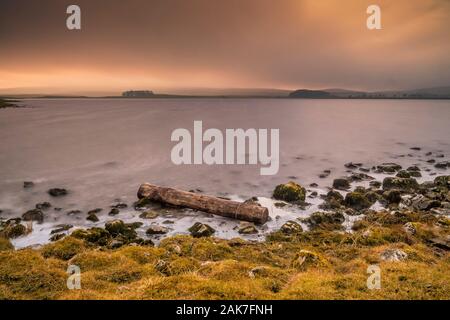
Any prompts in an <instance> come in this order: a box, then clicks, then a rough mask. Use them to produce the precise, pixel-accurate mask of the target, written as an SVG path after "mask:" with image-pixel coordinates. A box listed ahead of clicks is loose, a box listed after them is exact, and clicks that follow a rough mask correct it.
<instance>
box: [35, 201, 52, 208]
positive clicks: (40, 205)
mask: <svg viewBox="0 0 450 320" xmlns="http://www.w3.org/2000/svg"><path fill="white" fill-rule="evenodd" d="M51 207H52V205H51V203H50V202H47V201H45V202H40V203H37V204H36V209H39V210H47V209H50V208H51Z"/></svg>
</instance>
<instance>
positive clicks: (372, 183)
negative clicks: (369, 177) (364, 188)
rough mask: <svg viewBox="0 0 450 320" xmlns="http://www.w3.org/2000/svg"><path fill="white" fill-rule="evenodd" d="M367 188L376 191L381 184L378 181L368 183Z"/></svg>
mask: <svg viewBox="0 0 450 320" xmlns="http://www.w3.org/2000/svg"><path fill="white" fill-rule="evenodd" d="M369 186H371V187H373V188H377V189H378V188H379V187H381V182H380V181H370V182H369Z"/></svg>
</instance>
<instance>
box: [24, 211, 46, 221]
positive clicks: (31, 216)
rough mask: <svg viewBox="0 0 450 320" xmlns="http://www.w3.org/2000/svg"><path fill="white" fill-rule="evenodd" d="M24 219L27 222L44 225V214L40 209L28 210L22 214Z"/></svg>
mask: <svg viewBox="0 0 450 320" xmlns="http://www.w3.org/2000/svg"><path fill="white" fill-rule="evenodd" d="M22 219H23V220H25V221H37V222H38V223H42V222H43V221H44V213H43V212H42V210H40V209H32V210H28V211H27V212H25V213H24V214H22Z"/></svg>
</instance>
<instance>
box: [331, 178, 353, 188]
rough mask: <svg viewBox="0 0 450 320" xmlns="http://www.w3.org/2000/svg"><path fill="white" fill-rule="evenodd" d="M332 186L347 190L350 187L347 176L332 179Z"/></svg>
mask: <svg viewBox="0 0 450 320" xmlns="http://www.w3.org/2000/svg"><path fill="white" fill-rule="evenodd" d="M333 188H335V189H338V190H348V189H350V181H349V179H348V178H347V177H343V178H337V179H334V180H333Z"/></svg>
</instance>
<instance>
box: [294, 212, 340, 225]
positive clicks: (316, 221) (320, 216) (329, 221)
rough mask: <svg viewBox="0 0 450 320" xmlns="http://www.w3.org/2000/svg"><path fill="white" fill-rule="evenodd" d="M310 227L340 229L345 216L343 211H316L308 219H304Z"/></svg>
mask: <svg viewBox="0 0 450 320" xmlns="http://www.w3.org/2000/svg"><path fill="white" fill-rule="evenodd" d="M302 221H303V222H305V223H307V224H308V225H309V226H310V228H312V229H315V228H318V227H321V228H325V229H340V228H341V225H342V223H344V221H345V217H344V215H343V214H342V213H341V212H321V211H318V212H314V213H312V214H311V216H309V217H308V218H306V219H302Z"/></svg>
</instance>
